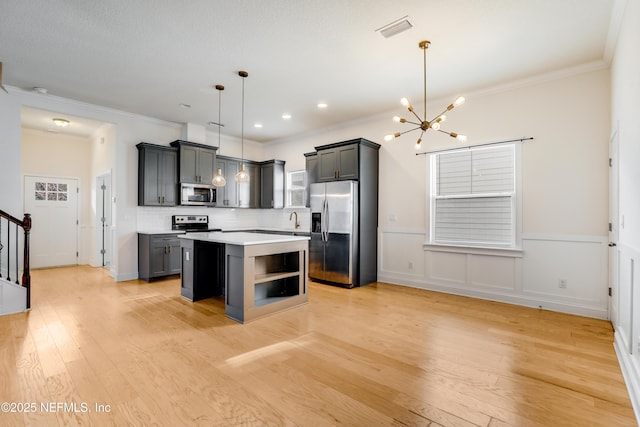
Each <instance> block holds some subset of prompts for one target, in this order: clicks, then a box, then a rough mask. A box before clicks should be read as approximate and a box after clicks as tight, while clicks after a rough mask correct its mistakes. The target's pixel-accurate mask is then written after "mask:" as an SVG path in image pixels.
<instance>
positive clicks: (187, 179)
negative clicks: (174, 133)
mask: <svg viewBox="0 0 640 427" xmlns="http://www.w3.org/2000/svg"><path fill="white" fill-rule="evenodd" d="M171 146H172V147H177V148H178V149H179V154H180V155H179V161H180V182H181V183H191V184H211V180H212V179H213V175H214V174H215V171H216V150H217V149H218V147H212V146H209V145H204V144H197V143H195V142H188V141H181V140H177V141H173V142H172V143H171Z"/></svg>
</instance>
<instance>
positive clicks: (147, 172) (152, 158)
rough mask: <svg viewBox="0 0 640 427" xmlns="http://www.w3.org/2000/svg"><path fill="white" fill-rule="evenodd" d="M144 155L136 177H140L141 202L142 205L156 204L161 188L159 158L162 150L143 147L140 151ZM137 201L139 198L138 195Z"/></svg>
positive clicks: (158, 200)
mask: <svg viewBox="0 0 640 427" xmlns="http://www.w3.org/2000/svg"><path fill="white" fill-rule="evenodd" d="M140 155H141V156H144V162H143V164H142V170H141V171H138V174H139V176H138V179H142V181H143V183H144V184H143V186H142V193H143V195H142V204H143V205H144V206H158V205H160V202H161V194H162V189H161V185H160V164H161V163H160V158H161V157H162V152H161V151H160V150H153V149H150V148H145V149H144V151H141V152H140ZM138 201H140V198H139V197H138Z"/></svg>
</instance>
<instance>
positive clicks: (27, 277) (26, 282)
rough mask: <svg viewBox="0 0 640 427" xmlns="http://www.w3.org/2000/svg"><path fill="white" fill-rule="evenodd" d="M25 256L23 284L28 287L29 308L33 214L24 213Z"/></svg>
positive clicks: (29, 300) (29, 299)
mask: <svg viewBox="0 0 640 427" xmlns="http://www.w3.org/2000/svg"><path fill="white" fill-rule="evenodd" d="M22 228H23V229H24V257H23V269H22V286H24V287H25V288H27V310H28V309H30V308H31V273H30V272H29V234H30V232H31V214H28V213H26V214H24V219H23V220H22Z"/></svg>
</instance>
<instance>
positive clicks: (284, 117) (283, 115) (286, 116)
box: [282, 113, 291, 120]
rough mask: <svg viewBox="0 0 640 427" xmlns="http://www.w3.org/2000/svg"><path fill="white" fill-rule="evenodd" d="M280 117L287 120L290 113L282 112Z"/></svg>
mask: <svg viewBox="0 0 640 427" xmlns="http://www.w3.org/2000/svg"><path fill="white" fill-rule="evenodd" d="M282 118H283V119H285V120H289V119H290V118H291V114H289V113H284V114H282Z"/></svg>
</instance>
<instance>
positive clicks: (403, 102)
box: [400, 98, 411, 107]
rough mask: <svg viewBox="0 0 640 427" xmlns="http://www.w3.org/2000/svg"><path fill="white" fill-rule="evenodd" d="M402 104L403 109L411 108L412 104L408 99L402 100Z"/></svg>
mask: <svg viewBox="0 0 640 427" xmlns="http://www.w3.org/2000/svg"><path fill="white" fill-rule="evenodd" d="M400 104H402V106H403V107H410V106H411V104H410V103H409V100H408V99H407V98H402V99H401V100H400Z"/></svg>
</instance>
